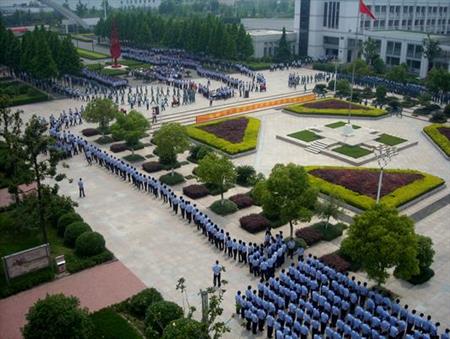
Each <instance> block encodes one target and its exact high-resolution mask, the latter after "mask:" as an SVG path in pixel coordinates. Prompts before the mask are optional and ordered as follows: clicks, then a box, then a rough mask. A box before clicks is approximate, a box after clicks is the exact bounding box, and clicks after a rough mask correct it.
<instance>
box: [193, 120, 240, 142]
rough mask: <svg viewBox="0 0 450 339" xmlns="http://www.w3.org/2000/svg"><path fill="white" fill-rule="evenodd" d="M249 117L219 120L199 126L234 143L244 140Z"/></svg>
mask: <svg viewBox="0 0 450 339" xmlns="http://www.w3.org/2000/svg"><path fill="white" fill-rule="evenodd" d="M247 125H248V119H247V118H238V119H232V120H225V121H221V122H218V123H217V124H212V125H207V126H199V127H198V128H200V129H202V130H204V131H206V132H208V133H211V134H214V135H215V136H216V137H219V138H221V139H225V140H226V141H229V142H231V143H233V144H238V143H240V142H242V140H243V139H244V135H245V130H246V129H247Z"/></svg>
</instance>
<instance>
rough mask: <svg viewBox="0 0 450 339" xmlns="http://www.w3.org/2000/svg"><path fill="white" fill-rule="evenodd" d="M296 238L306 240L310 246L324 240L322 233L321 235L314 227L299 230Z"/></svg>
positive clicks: (296, 232)
mask: <svg viewBox="0 0 450 339" xmlns="http://www.w3.org/2000/svg"><path fill="white" fill-rule="evenodd" d="M295 236H296V237H297V238H302V239H303V240H305V242H306V244H307V245H308V246H312V245H314V244H317V243H318V242H319V241H320V240H322V239H323V237H322V233H320V232H319V231H318V230H316V229H315V228H313V227H312V226H309V227H303V228H300V229H298V230H297V231H295Z"/></svg>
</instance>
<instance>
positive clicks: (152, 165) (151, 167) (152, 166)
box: [142, 161, 163, 173]
mask: <svg viewBox="0 0 450 339" xmlns="http://www.w3.org/2000/svg"><path fill="white" fill-rule="evenodd" d="M142 169H143V170H144V171H146V172H147V173H155V172H159V171H161V170H162V169H163V165H161V164H160V163H159V162H158V161H148V162H144V163H143V164H142Z"/></svg>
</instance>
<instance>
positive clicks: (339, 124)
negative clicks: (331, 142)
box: [325, 121, 361, 129]
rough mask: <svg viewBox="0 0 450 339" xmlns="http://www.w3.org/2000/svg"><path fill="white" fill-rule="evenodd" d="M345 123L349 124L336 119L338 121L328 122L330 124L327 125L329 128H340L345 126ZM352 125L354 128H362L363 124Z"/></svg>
mask: <svg viewBox="0 0 450 339" xmlns="http://www.w3.org/2000/svg"><path fill="white" fill-rule="evenodd" d="M345 125H347V123H346V122H344V121H336V122H333V123H332V124H328V125H325V126H326V127H329V128H339V127H343V126H345ZM352 127H353V129H359V128H361V126H358V125H352Z"/></svg>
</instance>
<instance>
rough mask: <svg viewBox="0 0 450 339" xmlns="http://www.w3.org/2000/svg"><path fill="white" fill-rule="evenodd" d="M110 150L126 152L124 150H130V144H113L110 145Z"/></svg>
mask: <svg viewBox="0 0 450 339" xmlns="http://www.w3.org/2000/svg"><path fill="white" fill-rule="evenodd" d="M109 150H110V151H111V152H113V153H120V152H124V151H126V150H128V146H127V144H125V143H117V144H112V145H111V146H110V147H109Z"/></svg>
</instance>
